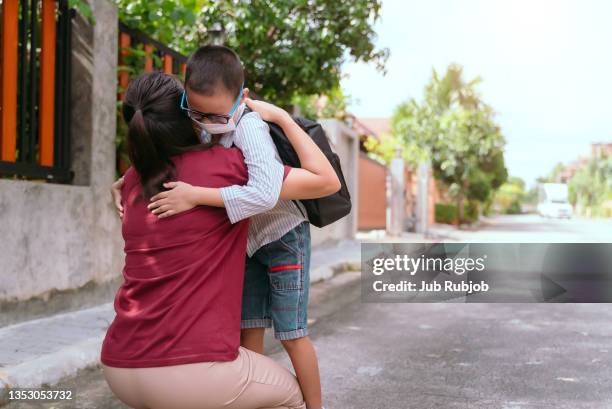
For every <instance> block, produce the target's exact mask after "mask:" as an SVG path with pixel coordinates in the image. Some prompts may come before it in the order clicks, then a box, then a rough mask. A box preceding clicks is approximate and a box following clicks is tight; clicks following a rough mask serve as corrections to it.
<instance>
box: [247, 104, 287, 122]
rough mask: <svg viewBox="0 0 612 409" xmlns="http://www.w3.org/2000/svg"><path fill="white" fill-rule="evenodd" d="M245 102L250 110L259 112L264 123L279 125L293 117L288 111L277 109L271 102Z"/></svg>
mask: <svg viewBox="0 0 612 409" xmlns="http://www.w3.org/2000/svg"><path fill="white" fill-rule="evenodd" d="M244 102H246V104H247V106H248V107H249V108H251V109H252V110H253V111H255V112H257V113H258V114H259V115H260V116H261V119H263V120H264V121H268V122H275V123H277V124H279V123H281V122H283V121H285V120H287V119H291V116H290V115H289V113H288V112H287V111H285V110H284V109H282V108H279V107H277V106H276V105H273V104H270V103H269V102H264V101H256V100H254V99H251V98H246V99H245V100H244Z"/></svg>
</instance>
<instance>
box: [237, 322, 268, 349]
mask: <svg viewBox="0 0 612 409" xmlns="http://www.w3.org/2000/svg"><path fill="white" fill-rule="evenodd" d="M265 332H266V329H265V328H243V329H241V330H240V345H241V346H243V347H245V348H246V349H248V350H251V351H253V352H257V353H258V354H262V355H263V353H264V335H265Z"/></svg>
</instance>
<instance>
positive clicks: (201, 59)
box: [185, 45, 244, 96]
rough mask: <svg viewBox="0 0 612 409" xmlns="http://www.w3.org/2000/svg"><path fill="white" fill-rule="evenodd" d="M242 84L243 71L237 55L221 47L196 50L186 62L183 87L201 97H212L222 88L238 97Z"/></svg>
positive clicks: (203, 47)
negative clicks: (201, 95)
mask: <svg viewBox="0 0 612 409" xmlns="http://www.w3.org/2000/svg"><path fill="white" fill-rule="evenodd" d="M243 82H244V70H243V68H242V63H241V62H240V58H239V57H238V54H236V53H235V52H234V51H233V50H232V49H230V48H228V47H225V46H222V45H205V46H202V47H200V48H198V49H197V50H196V51H195V52H194V53H193V54H191V56H190V57H189V59H188V60H187V70H186V72H185V85H186V87H189V88H190V89H192V90H193V91H195V92H197V93H199V94H203V95H207V96H210V95H213V94H214V93H215V92H217V91H218V90H219V86H220V85H221V86H223V88H225V90H226V91H228V92H229V93H231V94H232V95H234V96H238V93H239V92H240V87H241V86H242V84H243Z"/></svg>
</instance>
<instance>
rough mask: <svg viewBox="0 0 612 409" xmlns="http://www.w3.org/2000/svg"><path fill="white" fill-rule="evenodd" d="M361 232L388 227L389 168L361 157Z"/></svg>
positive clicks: (359, 210) (359, 213)
mask: <svg viewBox="0 0 612 409" xmlns="http://www.w3.org/2000/svg"><path fill="white" fill-rule="evenodd" d="M357 220H358V223H357V226H358V228H359V230H371V229H385V228H386V225H387V168H386V167H385V166H384V165H381V164H380V163H378V162H376V161H374V160H372V159H370V158H368V157H367V156H366V155H364V154H360V156H359V205H358V215H357Z"/></svg>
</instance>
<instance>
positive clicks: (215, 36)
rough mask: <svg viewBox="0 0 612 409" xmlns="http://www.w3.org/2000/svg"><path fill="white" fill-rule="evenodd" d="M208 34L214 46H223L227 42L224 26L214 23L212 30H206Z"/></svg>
mask: <svg viewBox="0 0 612 409" xmlns="http://www.w3.org/2000/svg"><path fill="white" fill-rule="evenodd" d="M206 31H207V32H208V35H209V36H210V37H209V41H210V43H211V44H212V45H223V43H224V42H225V29H224V28H223V24H221V23H214V24H213V25H212V27H211V28H209V29H208V30H206Z"/></svg>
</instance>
